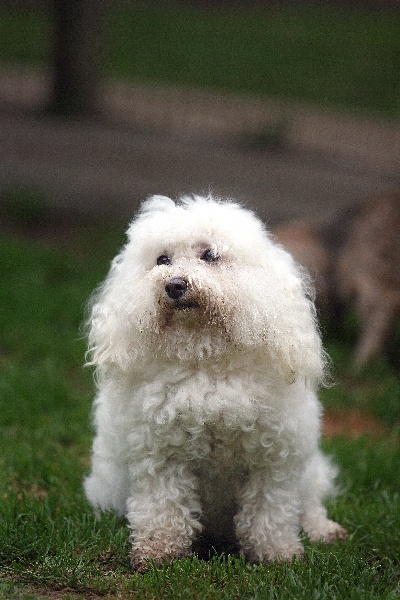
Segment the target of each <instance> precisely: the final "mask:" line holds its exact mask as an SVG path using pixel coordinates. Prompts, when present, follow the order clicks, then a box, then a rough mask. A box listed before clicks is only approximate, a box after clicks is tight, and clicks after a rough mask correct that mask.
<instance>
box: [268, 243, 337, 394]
mask: <svg viewBox="0 0 400 600" xmlns="http://www.w3.org/2000/svg"><path fill="white" fill-rule="evenodd" d="M287 265H288V268H287V270H286V272H285V278H286V281H284V282H283V290H282V291H283V296H282V297H284V296H286V297H287V304H285V302H284V301H282V302H281V303H280V305H279V308H278V310H277V312H276V319H275V324H274V328H275V332H276V337H275V344H273V347H274V353H275V355H276V358H277V361H278V363H279V364H280V365H281V370H282V372H283V374H284V375H285V377H286V379H287V381H288V383H290V382H293V381H295V380H296V379H298V378H302V379H304V380H305V381H306V383H308V384H309V385H310V386H312V387H314V386H316V385H319V384H326V383H327V382H328V379H329V373H328V371H329V368H328V366H329V360H328V356H327V354H326V353H325V351H324V349H323V346H322V341H321V336H320V332H319V328H318V323H317V318H316V310H315V305H314V297H315V294H314V288H313V285H312V282H311V279H310V277H309V275H308V273H307V272H306V271H305V270H304V269H302V268H301V267H299V266H298V265H296V264H295V263H294V261H293V259H292V257H290V256H289V255H288V256H287Z"/></svg>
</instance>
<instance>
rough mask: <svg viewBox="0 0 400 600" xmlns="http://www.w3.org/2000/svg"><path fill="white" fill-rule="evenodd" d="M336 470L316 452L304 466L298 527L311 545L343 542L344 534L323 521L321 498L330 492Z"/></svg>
mask: <svg viewBox="0 0 400 600" xmlns="http://www.w3.org/2000/svg"><path fill="white" fill-rule="evenodd" d="M336 472H337V471H336V468H335V467H334V466H333V465H332V464H331V463H330V462H329V460H328V459H327V458H326V457H325V456H323V455H322V454H321V453H320V452H317V453H316V454H314V456H313V457H312V458H311V460H310V461H309V462H308V464H307V467H306V469H305V472H304V475H303V478H302V481H301V501H302V513H301V525H302V527H303V530H304V532H305V533H306V534H307V535H308V537H309V539H310V541H311V542H326V543H332V542H334V541H335V540H336V539H342V540H343V539H346V538H347V531H346V530H345V529H344V528H343V527H342V526H341V525H339V524H338V523H335V521H331V520H330V519H328V517H327V510H326V508H325V506H324V505H323V500H324V498H325V497H326V496H327V495H329V494H330V493H332V492H334V483H333V482H334V478H335V476H336Z"/></svg>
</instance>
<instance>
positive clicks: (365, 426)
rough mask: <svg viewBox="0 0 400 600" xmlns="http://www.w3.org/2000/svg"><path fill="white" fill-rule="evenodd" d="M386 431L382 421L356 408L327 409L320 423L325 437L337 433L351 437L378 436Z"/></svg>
mask: <svg viewBox="0 0 400 600" xmlns="http://www.w3.org/2000/svg"><path fill="white" fill-rule="evenodd" d="M386 433H387V429H386V428H385V427H384V426H383V425H382V423H380V422H379V421H378V420H377V419H374V417H371V415H367V414H363V413H362V412H361V411H358V410H338V411H329V412H328V413H326V415H324V418H323V423H322V434H323V436H324V437H327V438H333V437H336V436H339V435H344V436H347V437H352V438H355V437H359V436H361V435H369V436H373V437H380V436H383V435H385V434H386Z"/></svg>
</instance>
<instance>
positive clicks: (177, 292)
mask: <svg viewBox="0 0 400 600" xmlns="http://www.w3.org/2000/svg"><path fill="white" fill-rule="evenodd" d="M165 291H166V293H167V296H168V298H170V299H171V300H173V301H174V308H177V309H178V310H179V309H181V310H182V309H189V308H198V306H199V305H198V302H196V301H195V300H194V299H193V294H192V290H191V288H190V287H189V284H188V282H187V281H186V280H185V279H182V277H172V278H171V279H170V280H169V281H168V282H167V283H166V285H165Z"/></svg>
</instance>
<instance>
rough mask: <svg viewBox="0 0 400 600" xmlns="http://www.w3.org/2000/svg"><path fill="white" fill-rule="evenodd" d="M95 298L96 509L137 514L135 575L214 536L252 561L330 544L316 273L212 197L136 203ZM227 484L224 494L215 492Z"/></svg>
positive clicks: (91, 485) (332, 529) (90, 486)
mask: <svg viewBox="0 0 400 600" xmlns="http://www.w3.org/2000/svg"><path fill="white" fill-rule="evenodd" d="M127 236H128V241H127V243H126V245H125V246H124V248H123V249H122V250H121V252H120V253H119V255H118V256H117V257H116V258H115V259H114V261H113V263H112V266H111V269H110V272H109V274H108V276H107V278H106V280H105V282H104V283H103V285H102V286H101V287H100V288H99V290H98V291H97V292H96V293H95V294H94V296H93V298H92V300H91V303H90V316H89V319H88V330H89V334H88V337H89V351H88V356H89V364H92V365H95V367H96V372H97V383H98V393H97V397H96V400H95V426H96V437H95V440H94V444H93V465H92V472H91V474H90V475H89V477H88V478H87V479H86V481H85V489H86V493H87V496H88V499H89V500H90V502H91V503H92V504H93V505H94V507H95V508H96V509H101V510H110V509H111V510H115V511H117V512H118V513H119V514H121V515H125V516H126V517H127V518H128V522H129V526H130V528H131V532H132V534H131V541H132V565H133V566H134V568H135V569H138V570H143V569H144V568H146V565H147V560H148V559H151V560H153V561H155V562H156V563H157V564H161V563H162V562H163V561H164V560H171V559H173V558H178V557H181V556H186V555H188V554H190V553H191V551H192V542H193V541H194V539H195V538H196V536H197V535H198V534H199V533H200V532H201V531H202V530H203V528H204V527H205V528H206V531H208V532H209V533H211V534H212V536H214V538H220V539H236V540H237V541H238V543H239V545H240V547H241V550H242V552H243V553H244V554H245V555H246V556H247V557H248V558H249V560H251V561H254V562H265V563H266V562H268V561H270V560H274V559H277V558H280V559H291V558H292V555H293V554H297V555H299V554H301V551H302V546H301V542H300V540H299V537H298V536H299V530H300V527H301V526H303V527H304V528H305V529H306V531H308V532H309V534H310V537H311V538H312V539H313V540H318V539H319V538H323V539H325V540H333V539H334V538H335V537H336V535H339V536H344V530H343V529H342V528H341V527H340V526H339V525H337V524H336V523H333V522H332V521H329V520H328V519H327V518H326V511H325V509H324V507H323V505H322V499H323V497H324V496H325V495H326V494H327V493H328V492H329V491H331V490H332V480H333V477H334V474H335V469H334V468H333V467H332V466H331V465H330V463H329V461H328V460H327V459H326V458H325V457H323V456H322V455H321V454H320V452H319V450H318V438H319V418H320V413H321V410H320V405H319V403H318V401H317V398H316V395H315V390H316V388H317V386H318V385H319V384H320V383H321V382H323V381H324V379H325V377H326V364H327V360H326V355H325V353H324V351H323V348H322V345H321V341H320V337H319V334H318V328H317V325H316V321H315V310H314V304H313V290H312V287H311V285H310V282H309V279H308V277H307V275H306V273H305V272H304V271H302V270H301V269H300V268H299V267H298V266H297V265H296V264H295V262H294V261H293V259H292V258H291V256H290V255H289V254H288V253H287V252H286V251H284V250H283V249H282V248H281V247H280V246H279V245H277V244H275V243H274V242H273V241H272V239H271V236H270V234H269V233H268V232H267V230H266V229H265V227H264V226H263V225H262V223H261V221H259V220H258V219H257V218H256V217H255V215H254V214H253V213H252V212H251V211H248V210H246V209H244V208H242V207H241V206H240V205H238V204H236V203H233V202H229V201H223V200H219V199H214V198H212V197H199V196H185V197H183V198H181V199H180V200H179V201H178V202H176V203H175V202H173V201H172V200H171V199H169V198H166V197H163V196H155V197H152V198H150V199H149V200H148V201H146V202H145V203H143V205H142V208H141V210H140V212H139V214H138V216H137V217H136V219H135V220H134V221H133V222H132V224H131V225H130V227H129V229H128V233H127ZM217 490H218V493H216V491H217Z"/></svg>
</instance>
